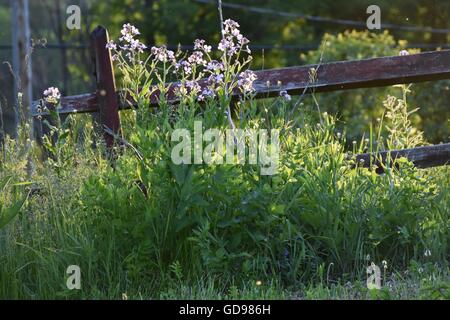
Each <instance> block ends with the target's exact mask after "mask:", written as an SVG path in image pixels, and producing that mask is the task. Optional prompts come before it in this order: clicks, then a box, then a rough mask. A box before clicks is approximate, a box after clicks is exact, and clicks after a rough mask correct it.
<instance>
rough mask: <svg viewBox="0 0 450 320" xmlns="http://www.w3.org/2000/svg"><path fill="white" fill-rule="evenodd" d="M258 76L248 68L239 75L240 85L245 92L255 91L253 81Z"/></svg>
mask: <svg viewBox="0 0 450 320" xmlns="http://www.w3.org/2000/svg"><path fill="white" fill-rule="evenodd" d="M257 78H258V77H257V76H256V74H255V73H254V72H253V71H251V70H246V71H244V72H242V73H241V74H240V75H239V81H238V85H239V87H240V89H241V90H242V91H243V92H244V93H251V92H253V91H254V88H253V82H254V81H255V80H256V79H257Z"/></svg>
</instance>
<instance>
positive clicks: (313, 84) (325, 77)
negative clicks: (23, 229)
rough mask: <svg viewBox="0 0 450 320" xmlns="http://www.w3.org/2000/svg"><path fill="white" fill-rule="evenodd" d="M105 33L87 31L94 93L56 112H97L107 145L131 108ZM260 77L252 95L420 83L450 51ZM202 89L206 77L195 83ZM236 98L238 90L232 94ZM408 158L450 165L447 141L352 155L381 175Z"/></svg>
mask: <svg viewBox="0 0 450 320" xmlns="http://www.w3.org/2000/svg"><path fill="white" fill-rule="evenodd" d="M108 41H109V36H108V32H107V30H106V29H105V28H103V27H101V26H99V27H97V28H96V29H95V30H94V32H93V33H92V34H91V49H92V50H91V51H92V52H93V57H92V60H93V67H94V68H93V69H94V70H95V72H94V75H95V78H96V83H97V91H96V92H95V93H87V94H81V95H76V96H68V97H63V98H62V99H61V103H60V108H59V109H58V112H59V113H60V114H76V113H94V112H99V114H100V122H101V125H102V126H103V127H104V128H105V130H106V131H105V140H106V144H107V146H108V148H112V147H113V145H114V139H112V138H113V137H118V138H120V133H121V131H120V118H119V110H124V109H130V108H131V107H132V103H131V104H130V102H128V101H124V100H125V99H122V98H120V97H121V96H122V93H121V92H118V91H116V89H115V78H114V69H113V65H112V59H111V52H110V50H108V49H106V47H105V46H106V43H107V42H108ZM256 75H257V77H258V80H257V81H255V82H254V89H255V95H256V98H270V97H276V96H278V95H279V94H280V92H282V91H286V92H288V93H289V94H290V95H301V94H306V93H311V92H331V91H339V90H350V89H358V88H372V87H384V86H390V85H395V84H409V83H416V82H424V81H435V80H442V79H450V50H442V51H436V52H427V53H419V54H413V55H405V56H395V57H383V58H373V59H365V60H356V61H340V62H331V63H325V64H320V65H309V66H299V67H290V68H282V69H272V70H263V71H257V72H256ZM199 84H200V86H202V87H205V86H206V85H207V84H206V81H205V80H201V81H199ZM174 88H175V85H174V83H171V84H168V85H167V100H168V101H169V102H170V103H174V104H175V103H177V102H178V100H177V98H176V96H175V94H174ZM233 95H234V97H233V98H234V99H239V96H240V93H239V92H238V91H236V92H234V93H233ZM159 96H160V94H159V92H158V91H155V92H154V93H153V94H152V96H151V99H150V104H151V106H155V107H156V106H158V102H159ZM41 103H42V101H35V102H33V104H32V106H31V108H32V110H31V111H32V115H33V117H36V116H39V115H47V113H46V112H42V110H40V109H41V108H40V106H41ZM398 158H407V159H408V160H409V161H411V162H413V163H414V165H415V166H416V167H418V168H429V167H436V166H443V165H449V164H450V144H441V145H436V146H427V147H419V148H414V149H407V150H394V151H382V152H378V153H371V154H360V155H356V161H357V163H356V165H357V166H363V167H370V166H376V168H377V169H376V170H377V172H379V173H381V172H383V170H384V166H385V164H386V163H388V162H389V161H391V160H395V159H398Z"/></svg>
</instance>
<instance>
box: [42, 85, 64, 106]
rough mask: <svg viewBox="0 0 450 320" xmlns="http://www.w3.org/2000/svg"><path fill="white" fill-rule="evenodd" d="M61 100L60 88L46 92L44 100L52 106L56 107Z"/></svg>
mask: <svg viewBox="0 0 450 320" xmlns="http://www.w3.org/2000/svg"><path fill="white" fill-rule="evenodd" d="M59 99H61V93H60V92H59V89H58V88H55V87H50V88H48V89H47V90H45V91H44V100H45V101H46V102H48V103H50V104H53V105H56V104H58V102H59Z"/></svg>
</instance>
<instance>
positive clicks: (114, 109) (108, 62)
mask: <svg viewBox="0 0 450 320" xmlns="http://www.w3.org/2000/svg"><path fill="white" fill-rule="evenodd" d="M108 41H109V36H108V31H107V30H106V29H105V28H104V27H102V26H98V27H97V28H96V29H95V30H94V31H93V32H92V34H91V46H92V54H93V60H94V63H95V77H96V80H97V81H96V85H97V91H96V95H97V100H98V106H99V111H100V124H101V127H102V130H103V133H104V137H105V141H106V146H107V148H108V150H111V149H112V148H113V146H114V144H115V142H116V139H115V137H114V136H112V135H111V132H112V133H114V135H116V137H118V138H121V136H122V133H121V129H120V117H119V103H118V98H117V94H116V81H115V76H114V66H113V62H112V58H111V50H109V49H107V48H106V44H107V43H108ZM105 129H107V131H108V132H109V133H107V132H106V131H105Z"/></svg>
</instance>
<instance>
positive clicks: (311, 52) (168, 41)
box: [0, 0, 450, 143]
mask: <svg viewBox="0 0 450 320" xmlns="http://www.w3.org/2000/svg"><path fill="white" fill-rule="evenodd" d="M206 2H207V1H206ZM212 2H213V3H205V1H203V2H202V1H196V0H134V1H133V0H125V1H123V0H120V1H119V0H105V1H90V0H67V1H66V0H30V14H31V16H30V19H31V21H30V23H31V37H32V39H33V42H34V43H35V48H34V51H33V56H32V62H33V64H32V68H33V95H34V99H38V98H40V97H41V93H42V91H43V90H44V89H46V88H47V87H49V86H57V87H59V88H60V89H61V91H62V92H63V94H65V95H72V94H78V93H84V92H89V91H92V90H93V88H94V83H93V77H92V76H91V74H92V70H91V69H92V64H91V59H90V53H89V48H88V43H89V32H90V31H91V30H93V28H95V26H97V25H98V24H101V25H104V26H106V27H107V28H108V29H109V31H110V34H111V35H112V36H113V37H117V36H118V33H119V30H120V29H121V26H122V24H123V23H126V22H130V23H132V24H134V25H136V26H137V27H138V28H139V29H140V30H141V33H142V38H143V41H144V42H145V43H146V44H147V45H149V46H151V45H162V44H165V45H168V46H170V47H176V46H177V45H182V46H183V48H184V47H185V48H186V49H189V48H190V47H191V46H192V42H193V40H194V39H196V38H203V39H206V40H207V41H208V42H210V43H212V44H214V43H217V42H218V40H219V37H220V34H219V16H218V11H217V6H216V5H215V4H214V1H212ZM223 3H224V8H223V11H224V16H225V18H231V19H234V20H236V21H238V22H239V23H240V24H241V30H242V32H243V34H244V35H246V36H247V37H248V38H249V39H250V40H251V41H252V42H251V44H252V49H253V54H254V57H255V60H254V63H253V65H252V69H255V70H257V69H261V68H266V69H267V68H274V67H284V66H292V65H302V64H309V63H317V62H319V60H320V56H321V54H323V60H324V61H325V62H326V61H334V60H348V59H362V58H368V57H380V56H386V55H397V54H398V52H399V50H401V49H405V48H408V49H410V50H411V52H416V51H419V50H420V51H427V50H436V49H438V50H439V49H445V48H448V47H449V40H450V34H449V33H445V32H441V33H433V32H422V31H421V32H412V31H407V30H403V29H402V28H397V27H395V28H390V29H389V30H387V29H383V30H380V31H375V32H371V33H369V32H368V31H367V30H366V28H364V27H357V28H356V30H354V29H355V27H353V26H348V25H345V24H338V23H335V22H330V21H312V20H314V19H308V18H305V17H304V16H303V17H302V15H309V16H315V17H322V18H329V19H334V20H336V19H347V20H354V21H358V22H361V23H365V21H366V19H367V17H368V14H367V13H366V9H367V7H368V6H369V5H372V4H376V5H378V6H380V8H381V18H382V23H390V24H395V25H403V26H411V25H414V26H423V27H432V28H436V29H449V28H450V1H448V0H389V1H388V0H377V1H375V0H357V1H348V0H320V1H311V0H246V1H244V0H226V1H223ZM71 4H76V5H79V6H80V8H81V13H82V16H81V18H82V29H81V30H72V31H71V30H69V29H67V28H66V27H65V20H66V19H67V14H66V8H67V6H68V5H71ZM229 4H231V5H233V4H238V7H230V6H229ZM239 5H240V6H239ZM11 33H12V27H11V13H10V1H8V0H0V59H1V62H2V64H1V66H0V102H1V105H2V109H3V114H4V116H3V118H4V123H5V130H6V131H7V132H10V131H11V130H12V128H11V125H10V124H11V117H12V105H13V103H12V102H13V101H14V98H13V93H12V92H13V87H12V76H11V72H10V71H9V66H8V64H6V63H5V62H7V61H11V59H12V58H11ZM324 40H326V44H325V45H324V46H322V48H323V51H321V50H319V47H320V44H321V43H323V41H324ZM44 42H46V43H47V45H46V48H44V47H43V46H42V45H41V44H42V43H44ZM449 87H450V81H438V82H433V83H424V84H417V85H414V86H413V87H412V89H413V94H412V96H411V98H410V101H409V102H410V106H411V109H413V108H416V107H419V108H420V110H419V112H418V114H417V116H416V117H415V118H414V119H413V120H414V124H415V125H417V126H418V127H419V128H420V129H422V130H424V131H425V137H426V138H427V140H428V141H430V142H433V143H439V142H447V141H449V140H450V137H449V136H450V129H449V121H448V120H449V118H450V107H449V105H448V101H449V100H450V90H449ZM391 91H392V89H391V88H380V89H368V90H353V91H348V92H341V93H329V94H321V95H317V99H318V100H319V104H320V107H321V110H322V111H328V112H330V113H332V114H336V115H338V117H339V119H340V120H341V124H342V125H345V126H346V127H347V134H348V138H349V139H356V138H358V137H360V136H361V135H362V134H363V132H367V131H368V128H369V124H370V123H371V122H374V121H376V119H377V118H378V117H380V116H381V114H382V112H383V107H382V101H383V99H384V98H385V97H386V94H388V93H390V92H391Z"/></svg>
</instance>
